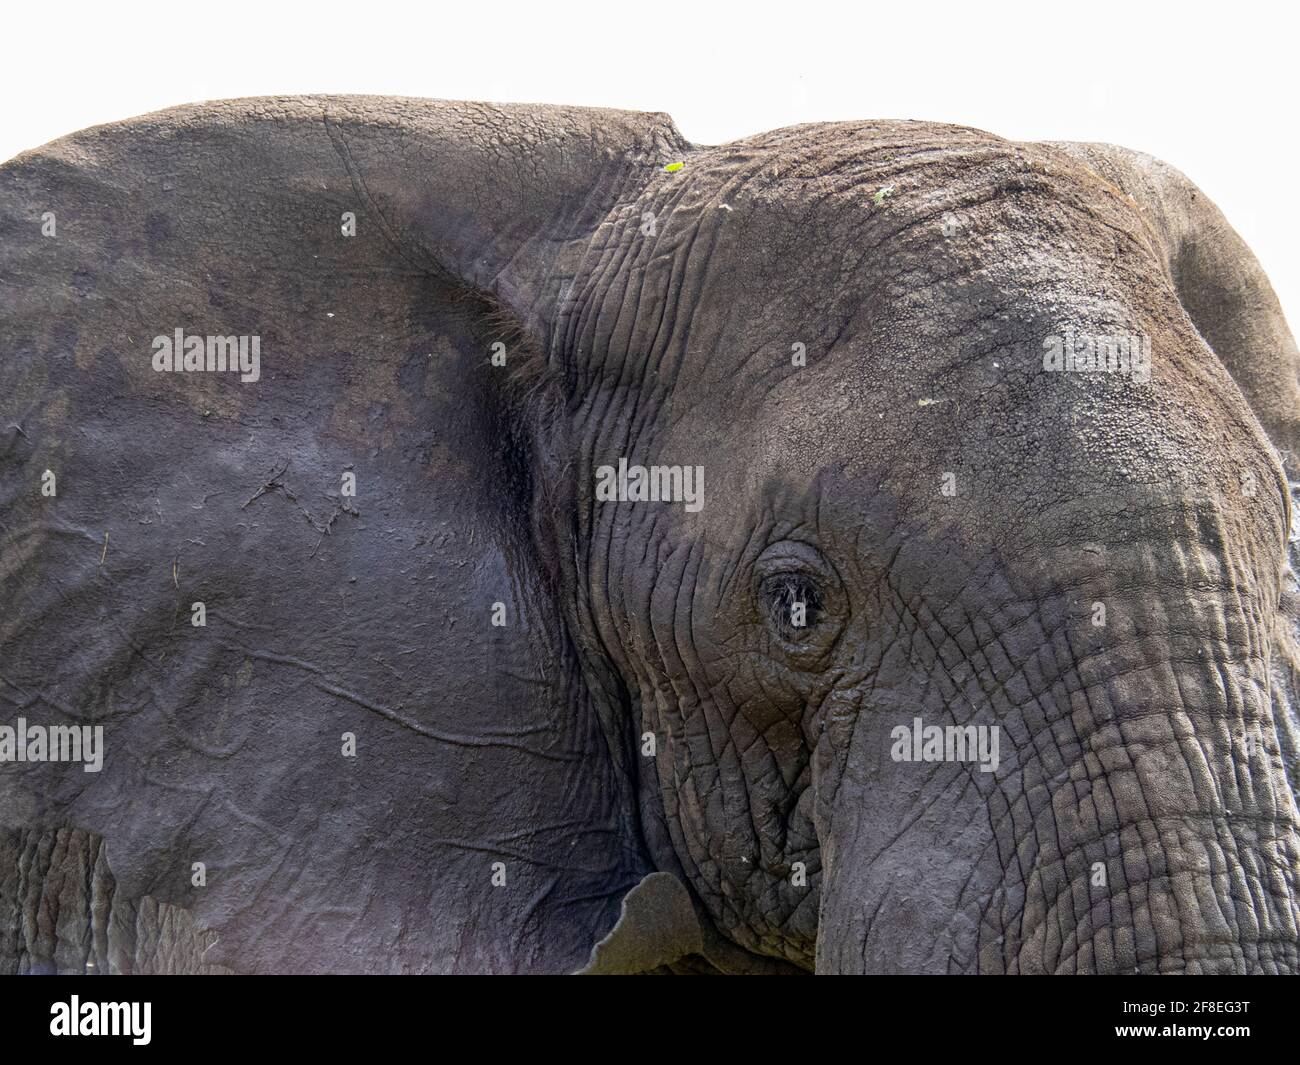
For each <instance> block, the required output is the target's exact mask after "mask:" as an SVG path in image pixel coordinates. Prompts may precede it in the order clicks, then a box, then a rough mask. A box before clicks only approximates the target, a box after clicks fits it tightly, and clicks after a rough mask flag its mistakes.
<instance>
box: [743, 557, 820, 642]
mask: <svg viewBox="0 0 1300 1065" xmlns="http://www.w3.org/2000/svg"><path fill="white" fill-rule="evenodd" d="M759 594H760V596H761V598H762V601H763V607H764V610H765V612H766V614H767V619H768V624H770V625H771V627H772V630H773V631H774V632H775V633H776V634H777V635H778V636H779V637H780V638H781V639H782V640H785V641H787V642H793V641H797V640H799V639H800V638H801V637H802V636H804V635H805V634H806V633H808V632H811V631H812V630H813V629H815V628H816V627H817V626H818V625H819V624H820V623H821V621H822V618H823V617H824V616H825V605H824V601H823V597H822V590H821V586H820V585H819V584H818V583H817V581H816V579H815V578H813V577H812V576H810V575H809V574H806V573H775V574H772V575H771V576H769V577H766V578H765V579H764V580H763V582H762V584H761V585H760V586H759Z"/></svg>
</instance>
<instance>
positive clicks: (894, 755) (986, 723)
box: [814, 585, 1300, 973]
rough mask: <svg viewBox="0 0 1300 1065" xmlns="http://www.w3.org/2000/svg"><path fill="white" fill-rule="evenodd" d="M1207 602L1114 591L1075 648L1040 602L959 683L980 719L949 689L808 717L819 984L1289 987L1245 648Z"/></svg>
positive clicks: (1290, 967)
mask: <svg viewBox="0 0 1300 1065" xmlns="http://www.w3.org/2000/svg"><path fill="white" fill-rule="evenodd" d="M1131 587H1132V585H1130V589H1131ZM1224 593H1225V594H1223V595H1222V596H1218V597H1216V596H1214V595H1213V594H1211V593H1209V592H1207V590H1206V589H1205V588H1204V587H1200V588H1198V589H1197V590H1196V591H1195V592H1192V591H1191V590H1188V591H1187V592H1186V594H1184V595H1180V596H1178V597H1177V599H1176V600H1175V601H1171V600H1170V598H1168V597H1166V598H1164V599H1163V600H1160V601H1156V600H1155V599H1154V597H1149V598H1146V599H1145V600H1143V601H1141V602H1138V601H1136V599H1137V597H1136V596H1134V595H1133V593H1132V592H1131V591H1130V592H1129V600H1128V601H1127V602H1126V603H1124V605H1123V606H1122V607H1120V608H1119V609H1117V610H1112V618H1111V620H1110V623H1109V625H1108V626H1107V627H1106V628H1098V629H1097V630H1096V632H1095V633H1091V632H1088V631H1087V630H1086V629H1081V627H1080V623H1079V616H1080V609H1079V602H1080V598H1079V597H1078V596H1077V595H1075V596H1074V597H1073V598H1072V599H1071V600H1070V601H1069V602H1066V601H1065V600H1064V599H1062V600H1060V601H1059V602H1058V603H1057V604H1056V605H1053V604H1052V603H1050V602H1048V601H1045V600H1042V599H1040V600H1038V601H1037V602H1035V603H1034V604H1033V606H1032V608H1027V609H1026V610H1025V611H1024V612H1023V613H1022V615H1021V616H1022V618H1023V617H1031V618H1032V622H1033V623H1032V624H1022V625H1021V626H1019V635H1018V636H1017V635H1016V634H1007V635H1006V636H1005V637H1004V638H1003V639H1002V640H1001V641H993V642H992V646H994V647H996V648H997V655H999V656H1001V657H998V658H995V657H994V653H993V652H991V651H989V650H988V648H989V646H990V644H989V643H987V642H985V643H984V647H985V651H984V654H985V655H986V658H984V659H981V660H980V661H979V662H970V663H968V664H969V665H970V667H971V676H972V678H974V682H975V683H978V684H979V686H980V689H981V691H980V695H981V700H982V705H980V702H977V700H976V699H975V698H973V697H965V698H963V697H961V695H954V692H955V691H957V690H959V689H960V685H953V684H952V683H949V684H948V685H947V690H946V692H944V693H942V695H941V693H939V692H937V691H936V690H934V689H935V688H937V687H939V685H932V686H931V688H928V689H927V691H926V692H925V693H923V694H922V695H921V696H920V698H919V699H917V700H916V701H914V702H913V703H912V705H911V706H909V705H908V699H907V697H903V696H902V695H901V694H900V695H893V696H891V693H890V692H888V691H886V690H882V689H881V687H880V686H879V685H878V686H876V687H875V688H873V689H871V691H870V695H869V696H867V697H856V696H855V697H854V703H855V705H853V706H851V707H850V706H847V705H841V706H839V707H838V708H836V707H832V708H830V709H829V710H828V711H827V714H828V720H827V721H826V722H825V724H824V727H823V738H824V742H823V743H821V744H820V745H819V748H818V754H817V757H816V759H815V768H814V788H815V789H816V791H817V824H818V833H819V837H820V840H821V846H822V859H823V879H822V898H821V911H820V920H819V927H818V948H817V969H818V971H819V972H893V971H905V972H1019V973H1054V972H1065V973H1075V972H1080V973H1082V972H1098V973H1124V972H1135V971H1138V972H1185V973H1192V972H1214V973H1217V972H1231V973H1238V972H1260V973H1275V972H1295V971H1297V969H1298V967H1300V961H1298V957H1297V953H1298V947H1300V937H1298V934H1297V926H1298V925H1300V909H1298V907H1297V885H1296V883H1295V879H1296V875H1297V874H1296V870H1297V869H1300V840H1298V837H1297V814H1296V807H1295V804H1294V800H1293V799H1292V796H1291V793H1290V790H1289V788H1288V787H1287V784H1286V780H1285V776H1284V771H1283V768H1282V763H1281V758H1280V755H1279V751H1278V745H1277V739H1276V734H1275V730H1274V727H1273V724H1272V711H1271V703H1270V694H1269V685H1268V679H1267V678H1268V661H1267V659H1268V653H1269V652H1268V645H1267V642H1266V641H1265V640H1264V639H1263V638H1262V631H1261V630H1262V628H1263V626H1262V624H1261V623H1259V622H1257V621H1255V620H1253V619H1254V618H1258V617H1259V616H1260V614H1259V612H1258V611H1255V610H1252V608H1251V607H1250V605H1249V604H1248V603H1247V602H1246V601H1245V599H1244V598H1243V597H1241V596H1235V595H1234V594H1233V589H1230V588H1225V589H1224ZM1085 598H1090V597H1085ZM1110 602H1111V603H1117V602H1120V600H1117V599H1116V598H1111V600H1110ZM1053 611H1055V613H1054V614H1053V613H1052V612H1053ZM1116 615H1118V616H1116ZM1084 616H1085V618H1086V616H1087V615H1086V613H1085V615H1084ZM1033 645H1036V646H1033ZM952 676H953V672H952V671H951V670H950V672H949V674H948V680H949V681H950V682H951V680H952ZM990 681H992V683H991V684H990ZM970 691H971V688H970V687H969V686H968V687H966V688H965V693H967V695H968V694H969V693H970ZM914 694H915V693H913V695H914ZM918 707H929V708H930V709H928V710H925V709H918ZM972 725H973V726H975V727H976V729H979V728H985V729H990V728H996V730H997V732H996V734H995V735H996V737H997V739H996V740H993V742H988V740H987V739H986V741H985V742H983V743H982V744H981V743H980V742H979V737H980V736H981V735H985V734H983V733H979V732H972V731H970V726H972ZM931 726H939V730H938V731H934V730H933V729H932V728H931ZM962 728H964V729H965V731H964V732H962V731H960V729H962ZM950 729H959V731H958V732H957V736H958V738H959V740H962V741H964V747H965V756H964V757H962V754H963V750H962V747H963V744H962V743H961V742H958V743H956V744H954V743H953V742H951V738H950V737H951V736H952V733H951V731H950ZM927 730H929V731H927ZM992 735H993V734H989V736H988V738H989V739H992ZM994 751H996V758H990V757H988V755H989V754H990V753H991V752H994ZM931 756H934V757H931ZM993 761H995V762H996V763H997V764H996V765H990V764H989V763H990V762H993ZM972 792H978V793H979V794H980V795H981V796H982V799H983V801H982V802H973V801H971V798H972Z"/></svg>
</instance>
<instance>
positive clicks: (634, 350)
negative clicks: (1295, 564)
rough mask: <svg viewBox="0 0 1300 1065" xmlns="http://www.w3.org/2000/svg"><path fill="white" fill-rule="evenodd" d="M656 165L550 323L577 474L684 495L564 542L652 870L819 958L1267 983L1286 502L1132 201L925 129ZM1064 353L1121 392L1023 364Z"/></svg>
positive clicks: (1288, 921)
mask: <svg viewBox="0 0 1300 1065" xmlns="http://www.w3.org/2000/svg"><path fill="white" fill-rule="evenodd" d="M688 170H689V172H688V173H687V174H686V176H682V175H674V176H672V177H665V178H663V179H661V180H659V181H658V182H657V183H656V184H655V185H653V186H652V187H651V188H650V189H649V190H647V192H646V193H645V195H644V198H643V200H642V201H641V202H640V203H638V204H637V205H636V207H635V209H634V210H632V211H630V212H629V213H628V218H629V222H628V223H626V224H629V225H630V224H633V223H635V222H637V221H639V220H642V219H646V218H650V217H653V218H654V220H655V225H656V228H657V230H658V234H657V237H656V238H655V239H653V240H650V239H646V240H644V241H642V242H641V243H640V244H639V245H637V244H635V243H633V248H634V250H632V251H630V252H628V253H627V254H626V259H625V261H623V262H621V263H620V265H619V269H618V270H617V271H613V270H609V269H607V270H606V273H605V274H603V275H600V274H598V270H599V264H598V263H597V264H593V266H592V277H593V278H594V280H589V281H588V284H587V287H586V289H585V290H584V291H583V293H582V295H581V297H580V298H578V299H577V300H576V301H575V305H574V308H573V310H572V312H571V315H570V320H571V321H572V322H574V323H577V324H576V325H575V326H573V327H571V330H572V332H573V333H575V334H576V336H577V338H578V344H579V346H580V347H581V348H582V349H583V350H584V351H589V352H590V355H591V358H590V360H589V361H587V362H585V363H584V365H586V366H589V367H592V366H594V367H595V369H594V371H592V372H593V374H594V381H593V383H592V384H590V385H589V386H588V389H587V392H586V394H585V396H584V398H583V403H582V406H581V407H580V408H579V411H578V418H577V434H578V437H579V439H580V441H581V444H580V446H579V447H578V448H577V449H576V450H577V453H578V455H579V456H580V457H581V459H582V460H587V461H589V462H591V463H597V462H605V463H609V464H611V465H612V464H613V463H615V462H617V460H618V459H619V458H620V457H626V458H627V461H629V462H635V463H640V464H644V465H646V466H650V465H652V464H654V463H661V464H666V465H670V466H677V465H681V466H683V467H686V468H689V467H692V466H694V467H698V468H699V469H701V470H702V471H703V475H704V484H705V485H706V486H707V489H706V491H705V494H704V500H705V502H704V505H703V507H702V508H701V509H700V510H699V511H698V512H697V513H692V512H691V510H690V508H689V507H686V506H671V505H665V504H663V503H654V502H638V501H623V502H607V501H606V502H595V503H594V504H592V505H591V509H590V517H589V520H590V528H589V529H587V530H585V535H584V538H583V542H582V563H581V565H582V589H583V592H582V595H583V598H584V599H585V600H587V601H589V602H590V603H591V612H592V615H593V630H594V631H593V642H597V643H598V644H599V646H601V647H602V648H605V649H607V650H608V654H609V655H610V657H611V658H612V660H613V662H614V666H615V668H616V670H617V673H618V675H619V677H620V678H621V681H622V684H623V686H624V689H625V692H626V701H627V704H628V706H629V707H630V708H631V714H632V717H633V720H634V722H635V723H636V724H635V728H636V729H637V731H638V732H642V733H652V734H653V735H654V736H655V737H656V738H657V740H658V749H657V756H656V758H655V759H654V762H653V769H652V770H651V769H649V768H647V770H646V771H645V779H643V781H642V786H641V805H642V812H643V817H644V819H645V821H646V822H647V823H650V824H654V825H656V826H657V827H658V829H659V831H660V833H661V839H660V840H659V846H660V847H661V848H662V849H663V851H665V852H667V854H666V855H663V856H662V858H661V861H662V862H663V863H664V864H668V863H672V862H680V867H681V869H682V870H683V871H684V873H685V875H686V876H687V877H688V878H689V881H690V883H691V884H692V886H693V887H694V889H695V891H696V892H697V893H698V896H699V898H700V899H702V900H703V902H704V904H705V906H706V907H707V909H708V912H709V915H710V916H711V918H712V920H713V921H714V922H716V924H717V925H718V927H720V928H721V929H723V930H724V931H725V932H726V934H727V935H728V936H730V937H731V938H732V939H734V940H735V941H736V942H738V943H740V944H741V945H743V946H744V947H746V948H747V949H749V950H752V951H755V952H759V953H763V954H771V955H774V956H777V957H781V958H785V959H787V960H790V961H793V962H795V963H797V964H799V965H802V966H806V967H809V968H812V967H814V965H815V966H816V967H817V968H818V969H819V970H832V971H855V970H864V969H865V970H869V971H881V970H902V971H939V972H943V971H973V970H979V971H1014V972H1042V971H1046V972H1055V971H1067V972H1069V971H1093V970H1100V971H1132V970H1133V969H1142V970H1153V971H1154V970H1159V971H1176V970H1218V969H1223V970H1232V969H1234V968H1239V967H1243V966H1244V967H1246V968H1249V969H1252V970H1256V969H1257V970H1261V971H1275V970H1280V969H1288V968H1290V967H1292V966H1293V965H1294V963H1295V957H1296V954H1295V951H1296V945H1295V929H1296V923H1295V922H1296V901H1295V895H1294V890H1293V886H1294V885H1293V882H1292V872H1288V871H1293V870H1294V869H1295V868H1296V861H1297V855H1298V852H1297V837H1296V829H1295V825H1296V822H1295V814H1294V806H1293V803H1292V800H1291V796H1290V793H1289V791H1288V789H1287V786H1286V780H1285V777H1284V775H1283V772H1282V770H1281V766H1280V763H1279V755H1278V751H1277V748H1276V745H1275V744H1273V743H1270V742H1267V741H1266V740H1265V737H1268V736H1271V735H1272V734H1273V724H1272V702H1271V697H1270V682H1269V645H1270V642H1271V640H1272V634H1273V632H1274V631H1275V628H1276V625H1277V616H1276V615H1277V607H1278V601H1279V594H1280V580H1281V575H1282V570H1283V567H1284V565H1285V550H1286V536H1287V530H1288V528H1289V512H1288V508H1289V502H1288V490H1287V485H1286V482H1285V479H1284V477H1283V475H1282V472H1281V469H1280V467H1279V466H1278V464H1277V461H1276V459H1275V457H1274V453H1273V450H1272V447H1271V446H1270V444H1269V442H1268V440H1267V438H1266V437H1265V436H1264V434H1263V433H1262V432H1260V430H1259V429H1258V428H1257V426H1256V424H1255V422H1254V419H1253V417H1252V416H1251V414H1250V411H1249V408H1248V407H1247V405H1246V403H1245V402H1244V401H1243V399H1242V397H1241V395H1240V392H1239V391H1238V390H1237V388H1236V387H1235V386H1234V384H1233V382H1232V380H1231V378H1230V377H1229V375H1228V374H1227V373H1226V372H1225V371H1224V369H1223V368H1222V367H1221V365H1220V364H1219V362H1218V360H1217V359H1216V358H1215V356H1214V353H1213V352H1211V351H1210V349H1209V348H1208V347H1207V346H1206V344H1205V343H1204V341H1203V340H1202V339H1201V337H1200V336H1199V335H1198V334H1197V332H1196V330H1195V329H1194V328H1193V326H1192V324H1191V322H1190V321H1189V320H1188V318H1187V316H1186V314H1185V313H1184V312H1183V310H1182V307H1181V305H1180V304H1179V301H1178V298H1177V295H1176V293H1175V292H1174V291H1173V289H1172V286H1171V285H1170V284H1169V282H1168V281H1167V280H1166V279H1165V278H1164V276H1163V274H1162V271H1161V268H1160V264H1159V261H1158V259H1157V257H1156V256H1155V255H1154V254H1153V253H1152V251H1151V248H1150V240H1151V238H1150V236H1149V234H1148V233H1147V232H1146V230H1145V228H1144V226H1143V223H1142V221H1141V219H1140V218H1139V216H1138V214H1137V212H1136V211H1135V210H1134V209H1133V205H1132V204H1131V202H1126V201H1125V200H1124V199H1123V198H1122V197H1120V196H1119V195H1118V194H1116V193H1115V191H1114V190H1111V189H1103V188H1101V187H1099V186H1098V185H1097V184H1096V183H1095V182H1093V183H1089V182H1088V180H1087V175H1086V174H1084V173H1082V172H1080V171H1079V170H1077V169H1076V168H1075V167H1074V166H1072V165H1071V164H1070V162H1069V161H1068V160H1065V159H1062V158H1061V157H1060V156H1058V155H1055V154H1054V153H1052V152H1050V151H1045V150H1042V149H1039V150H1027V149H1026V148H1023V147H1021V146H1015V145H1006V144H1001V143H998V142H994V141H991V140H989V139H986V138H977V137H973V136H967V135H964V134H954V133H952V131H949V130H942V129H934V128H928V127H921V128H913V129H909V130H908V131H907V139H906V142H905V144H900V142H899V141H898V140H896V139H891V138H887V137H885V138H880V139H879V140H876V141H872V140H869V139H868V138H867V136H866V135H865V134H864V132H863V131H862V130H861V129H850V130H842V131H839V130H827V129H826V128H824V127H816V128H811V129H807V130H802V131H798V132H796V133H784V134H779V135H773V136H772V137H770V138H759V139H757V140H755V141H753V142H747V143H746V144H745V145H743V147H739V148H737V147H734V146H733V147H728V148H724V149H718V150H714V151H710V152H707V153H703V154H702V155H701V156H697V157H695V158H693V159H692V160H691V162H690V165H689V168H688ZM881 189H887V190H889V194H888V195H886V196H883V197H882V196H878V195H876V193H877V191H878V190H881ZM724 205H725V206H724ZM608 243H613V244H616V245H623V244H625V243H627V242H624V241H622V240H621V238H620V235H619V233H618V231H617V230H616V231H615V233H614V234H613V235H612V236H611V237H610V238H609V240H608ZM603 247H604V245H602V250H603ZM1067 332H1068V333H1069V334H1072V335H1073V336H1075V337H1082V336H1102V337H1109V336H1125V337H1128V336H1133V337H1141V338H1143V343H1145V344H1146V345H1149V351H1150V353H1151V357H1150V365H1149V373H1145V372H1141V369H1142V367H1141V363H1140V362H1135V363H1134V364H1133V365H1130V366H1126V367H1119V368H1116V369H1114V370H1112V371H1110V372H1094V373H1088V372H1051V371H1049V370H1045V368H1044V353H1045V350H1047V349H1049V348H1050V347H1051V343H1052V341H1051V340H1050V339H1049V338H1053V337H1062V336H1064V335H1066V334H1067ZM800 345H802V346H803V347H804V348H805V349H806V356H807V357H806V364H803V363H802V361H801V360H800V359H798V358H792V354H791V353H792V351H798V350H799V346H800ZM1134 350H1135V351H1137V350H1140V349H1138V348H1137V347H1136V345H1135V349H1134ZM1131 371H1138V372H1131ZM656 508H657V509H656ZM796 610H797V611H799V614H801V615H802V616H799V614H796ZM801 621H802V624H800V622H801ZM926 729H935V730H936V731H934V732H929V733H927V732H925V731H924V730H926ZM937 730H942V732H943V736H944V739H945V741H946V743H943V744H940V746H942V747H943V750H942V752H941V751H940V750H939V748H938V747H936V748H934V749H932V750H929V751H928V752H927V750H926V748H927V745H928V743H929V737H932V736H936V735H937ZM935 742H936V743H938V742H939V741H938V740H936V741H935ZM967 743H968V744H969V748H968V750H967V753H966V756H964V757H963V756H961V753H960V751H959V750H957V749H956V744H961V745H962V746H963V747H965V746H966V744H967ZM927 753H928V756H927V757H918V755H924V754H927ZM805 878H806V884H805ZM1241 898H1250V899H1252V900H1253V908H1252V913H1251V915H1250V916H1248V917H1247V916H1246V915H1244V914H1243V913H1241V912H1240V911H1235V910H1234V909H1233V908H1232V907H1231V906H1230V905H1228V904H1226V903H1225V902H1224V900H1227V899H1241Z"/></svg>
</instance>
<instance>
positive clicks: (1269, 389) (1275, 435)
mask: <svg viewBox="0 0 1300 1065" xmlns="http://www.w3.org/2000/svg"><path fill="white" fill-rule="evenodd" d="M1048 146H1049V147H1052V148H1056V149H1059V150H1060V151H1063V152H1065V153H1067V154H1068V155H1070V156H1072V157H1074V158H1075V159H1077V160H1079V161H1080V162H1082V163H1083V164H1084V165H1086V166H1087V167H1089V168H1090V169H1091V170H1092V171H1093V172H1094V173H1096V174H1097V175H1098V176H1100V177H1101V178H1103V179H1104V180H1106V181H1108V182H1109V183H1110V184H1112V185H1114V186H1115V187H1116V188H1118V189H1119V190H1120V191H1121V192H1123V193H1125V194H1126V195H1127V196H1129V197H1130V198H1131V199H1132V200H1133V202H1134V203H1135V204H1136V205H1137V207H1138V210H1139V212H1140V213H1141V215H1142V217H1143V218H1144V219H1145V221H1146V222H1147V225H1148V226H1149V227H1150V229H1151V231H1152V233H1153V234H1154V235H1155V237H1156V239H1157V241H1158V250H1159V251H1160V252H1161V253H1162V254H1163V257H1164V262H1165V269H1166V272H1167V273H1168V275H1169V277H1170V279H1171V280H1172V281H1173V284H1174V287H1175V289H1176V290H1177V292H1178V297H1179V300H1180V301H1181V302H1182V305H1183V307H1184V308H1185V309H1186V311H1187V315H1188V317H1189V318H1191V320H1192V323H1193V324H1194V325H1195V326H1196V328H1197V330H1198V331H1199V332H1200V334H1201V336H1202V337H1204V338H1205V341H1206V343H1207V344H1209V346H1210V347H1211V348H1212V349H1213V350H1214V353H1215V354H1216V355H1217V356H1218V357H1219V359H1220V361H1222V363H1223V365H1224V367H1225V368H1226V369H1227V370H1228V372H1229V373H1230V374H1232V377H1233V380H1235V381H1236V382H1237V387H1238V388H1240V389H1241V391H1242V394H1243V395H1244V396H1245V397H1246V401H1247V402H1248V403H1249V404H1250V405H1251V408H1252V409H1253V410H1254V411H1255V415H1256V416H1257V417H1258V418H1259V420H1260V423H1261V424H1262V425H1263V426H1264V429H1265V431H1266V432H1267V433H1268V435H1269V437H1270V439H1271V440H1272V441H1273V444H1274V446H1276V447H1277V448H1278V449H1279V450H1280V451H1281V452H1282V453H1283V458H1284V459H1285V461H1286V467H1287V469H1288V471H1289V472H1290V475H1291V477H1292V479H1295V478H1297V477H1298V476H1300V352H1297V350H1296V342H1295V338H1294V337H1293V336H1292V335H1291V330H1290V329H1289V328H1288V327H1287V323H1286V318H1285V316H1284V315H1283V313H1282V308H1281V306H1280V304H1279V303H1278V299H1277V296H1276V294H1275V293H1274V292H1273V287H1272V285H1270V284H1269V280H1268V277H1267V276H1266V275H1265V273H1264V270H1263V268H1262V267H1261V266H1260V265H1259V262H1258V260H1256V258H1255V256H1254V254H1253V253H1252V252H1251V250H1250V248H1248V247H1247V246H1246V242H1245V241H1243V240H1242V239H1241V237H1240V236H1238V235H1237V232H1236V231H1235V230H1234V229H1233V228H1232V226H1230V225H1229V224H1228V222H1227V220H1226V219H1225V218H1224V217H1223V214H1222V212H1220V211H1219V209H1218V208H1217V207H1215V205H1214V204H1213V203H1212V202H1211V201H1210V199H1209V197H1207V196H1206V195H1205V193H1203V192H1202V191H1201V190H1200V189H1198V188H1197V187H1196V186H1195V185H1193V184H1192V182H1190V181H1189V180H1188V179H1187V178H1186V177H1184V176H1183V175H1182V174H1181V173H1179V172H1178V171H1177V170H1175V169H1174V168H1173V167H1172V166H1169V165H1168V164H1167V163H1164V162H1161V161H1160V160H1159V159H1156V158H1154V157H1152V156H1150V155H1144V154H1143V153H1141V152H1135V151H1130V150H1129V149H1127V148H1119V147H1116V146H1114V145H1111V144H1079V143H1071V142H1051V143H1050V144H1049V145H1048Z"/></svg>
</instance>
